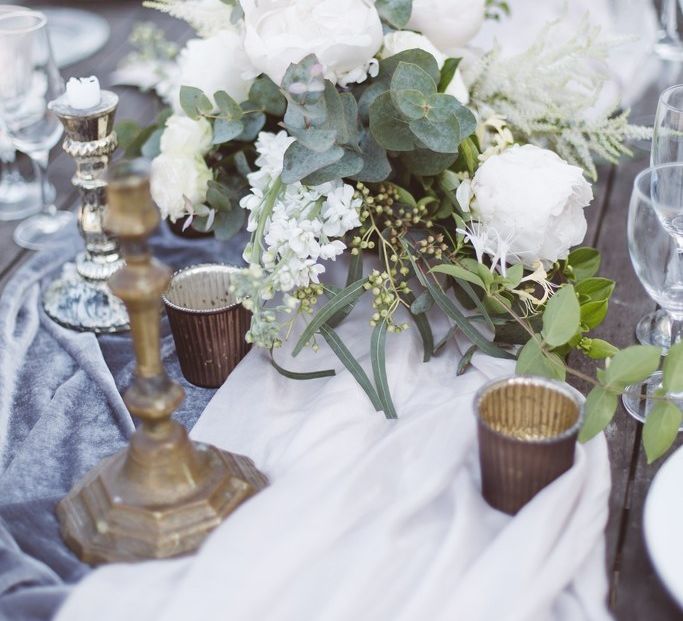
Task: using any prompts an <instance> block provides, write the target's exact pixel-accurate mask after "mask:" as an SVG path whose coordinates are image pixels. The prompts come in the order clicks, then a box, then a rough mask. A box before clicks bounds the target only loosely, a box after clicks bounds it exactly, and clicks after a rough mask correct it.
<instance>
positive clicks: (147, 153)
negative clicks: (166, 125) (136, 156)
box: [140, 128, 164, 160]
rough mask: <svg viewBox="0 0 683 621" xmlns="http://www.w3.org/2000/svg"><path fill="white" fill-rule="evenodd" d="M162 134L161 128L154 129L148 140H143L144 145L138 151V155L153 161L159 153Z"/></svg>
mask: <svg viewBox="0 0 683 621" xmlns="http://www.w3.org/2000/svg"><path fill="white" fill-rule="evenodd" d="M163 133H164V130H163V129H162V128H159V129H156V130H154V131H153V132H152V134H151V135H150V137H149V138H147V140H145V144H143V145H142V148H141V149H140V154H141V155H142V156H143V157H146V158H147V159H149V160H153V159H154V158H155V157H156V156H157V155H159V153H161V135H162V134H163Z"/></svg>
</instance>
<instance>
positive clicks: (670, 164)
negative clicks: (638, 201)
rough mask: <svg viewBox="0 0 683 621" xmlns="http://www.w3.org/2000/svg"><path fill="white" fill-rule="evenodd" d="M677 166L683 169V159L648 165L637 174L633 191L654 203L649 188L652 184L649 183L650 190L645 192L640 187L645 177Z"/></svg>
mask: <svg viewBox="0 0 683 621" xmlns="http://www.w3.org/2000/svg"><path fill="white" fill-rule="evenodd" d="M675 168H680V169H681V170H683V161H682V162H667V163H666V164H656V165H655V166H648V167H647V168H644V169H643V170H641V171H640V172H639V173H638V174H637V175H636V178H635V179H634V180H633V193H634V194H637V195H638V196H639V197H640V198H642V199H643V200H644V201H646V202H648V203H652V194H651V193H650V190H649V188H650V184H648V191H647V192H644V191H643V190H642V189H641V187H640V184H641V182H642V180H643V179H645V177H648V176H652V174H653V173H656V172H657V171H660V170H668V169H675Z"/></svg>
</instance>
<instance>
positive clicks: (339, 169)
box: [301, 147, 363, 185]
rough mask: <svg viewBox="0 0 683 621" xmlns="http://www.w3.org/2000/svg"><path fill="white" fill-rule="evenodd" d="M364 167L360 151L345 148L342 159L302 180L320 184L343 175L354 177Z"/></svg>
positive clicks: (311, 183) (307, 183)
mask: <svg viewBox="0 0 683 621" xmlns="http://www.w3.org/2000/svg"><path fill="white" fill-rule="evenodd" d="M335 148H336V147H335ZM362 169H363V158H362V157H361V156H360V155H358V153H355V152H353V151H349V150H347V149H344V151H343V155H342V157H341V159H339V160H337V161H336V162H333V163H332V164H329V165H327V166H323V167H322V168H319V169H318V170H316V171H314V172H312V173H311V174H310V175H306V176H305V177H304V178H303V179H302V180H301V181H302V182H303V183H304V184H306V185H320V184H322V183H327V182H328V181H334V180H336V179H341V178H343V177H353V176H354V175H357V174H358V173H359V172H360V171H361V170H362Z"/></svg>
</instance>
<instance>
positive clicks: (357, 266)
mask: <svg viewBox="0 0 683 621" xmlns="http://www.w3.org/2000/svg"><path fill="white" fill-rule="evenodd" d="M361 278H363V257H362V256H361V254H360V253H359V254H356V255H352V256H351V261H350V262H349V273H348V274H347V276H346V286H347V287H348V286H349V285H352V284H353V283H354V282H356V281H358V280H360V279H361ZM357 301H358V298H356V299H355V300H353V301H352V302H350V303H349V304H347V305H346V306H345V307H344V308H342V309H341V310H340V311H338V312H336V313H335V314H334V316H333V317H331V318H330V319H329V320H328V321H327V325H328V326H331V327H333V328H336V327H337V326H338V325H339V324H340V323H341V322H342V321H344V319H346V317H348V315H349V313H350V312H351V311H352V310H353V308H354V306H355V305H356V302H357Z"/></svg>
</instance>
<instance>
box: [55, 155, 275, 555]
mask: <svg viewBox="0 0 683 621" xmlns="http://www.w3.org/2000/svg"><path fill="white" fill-rule="evenodd" d="M159 220H160V218H159V213H158V211H157V210H156V208H155V207H154V205H153V204H152V201H151V198H150V194H149V172H148V164H147V163H146V162H144V161H141V160H137V161H135V162H132V163H126V162H122V163H119V164H116V165H115V166H114V167H113V170H112V174H111V176H110V182H109V210H108V211H107V213H106V214H105V225H106V226H107V228H108V229H109V230H111V231H112V232H113V233H115V234H116V235H117V236H118V238H119V239H120V241H121V248H122V250H123V255H124V257H125V259H126V265H125V266H124V267H123V268H122V269H120V270H119V271H117V272H116V273H115V274H114V275H113V276H112V277H111V278H110V279H109V286H110V287H111V290H112V292H113V293H114V294H115V295H116V296H118V297H119V298H120V299H121V300H123V302H124V303H125V304H126V308H127V309H128V314H129V317H130V329H131V333H132V337H133V347H134V349H135V357H136V362H137V365H136V370H135V376H134V379H133V383H132V384H131V386H130V387H129V388H128V390H127V391H126V393H125V395H124V401H125V403H126V405H127V406H128V409H129V410H130V412H131V413H132V414H133V415H134V416H136V417H137V418H139V419H140V420H141V421H142V424H141V425H140V427H139V428H138V429H137V430H136V431H135V433H134V434H133V436H132V437H131V441H130V444H129V446H128V447H127V448H126V449H125V450H123V451H121V452H119V453H117V454H116V455H114V456H112V457H109V458H107V459H105V460H103V461H102V462H100V463H99V464H98V465H97V466H95V468H93V469H92V470H91V471H90V472H89V473H88V474H87V475H86V476H85V477H84V478H83V480H81V481H80V482H79V483H77V484H76V485H75V486H74V488H73V489H72V490H71V491H70V492H69V494H68V495H67V496H66V497H65V498H64V499H63V500H62V501H61V502H60V503H59V505H58V506H57V516H58V518H59V522H60V526H61V531H62V536H63V537H64V539H65V541H66V542H67V544H68V545H69V546H70V547H71V548H72V549H73V550H74V551H75V552H76V553H77V554H78V555H79V557H80V558H81V559H82V560H84V561H86V562H88V563H104V562H119V561H127V562H129V561H136V560H143V559H150V558H166V557H169V556H176V555H178V554H184V553H187V552H191V551H193V550H195V549H196V548H197V547H198V546H199V545H200V544H201V543H202V541H203V540H204V538H205V537H206V536H207V535H208V534H209V532H211V531H212V530H213V529H214V528H215V527H216V526H218V524H220V522H221V521H222V520H223V519H224V518H225V517H226V516H227V515H229V514H230V513H231V512H232V511H233V510H234V509H235V508H236V507H237V506H239V504H240V503H242V502H243V501H244V500H246V499H247V498H249V497H250V496H251V495H253V494H255V493H256V492H258V491H259V490H260V489H262V488H263V487H265V486H266V485H267V479H266V477H265V476H264V475H263V474H261V473H260V472H259V471H258V470H256V468H255V467H254V464H253V463H252V462H251V461H250V460H249V459H248V458H246V457H242V456H240V455H233V454H231V453H227V452H225V451H222V450H220V449H218V448H216V447H214V446H211V445H208V444H202V443H198V442H192V441H191V440H190V439H189V437H188V435H187V432H186V431H185V429H184V428H183V426H182V425H180V424H178V423H177V422H175V421H173V420H171V414H172V413H173V412H174V411H175V410H176V409H177V407H178V406H179V405H180V403H181V402H182V400H183V398H184V391H183V389H182V388H181V387H180V385H178V384H176V383H175V382H173V381H172V380H171V379H170V378H169V377H168V376H167V375H166V372H165V371H164V368H163V365H162V364H161V352H160V313H161V304H160V301H161V300H160V297H161V294H162V293H163V292H164V291H165V290H166V289H167V287H168V283H169V281H170V278H171V271H170V270H169V269H168V268H167V267H166V266H164V265H162V264H161V263H159V262H158V261H155V260H154V259H153V258H152V256H151V253H150V252H149V249H148V247H147V238H148V236H149V235H150V233H151V232H152V231H153V230H154V229H155V228H156V226H157V225H158V224H159Z"/></svg>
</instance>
